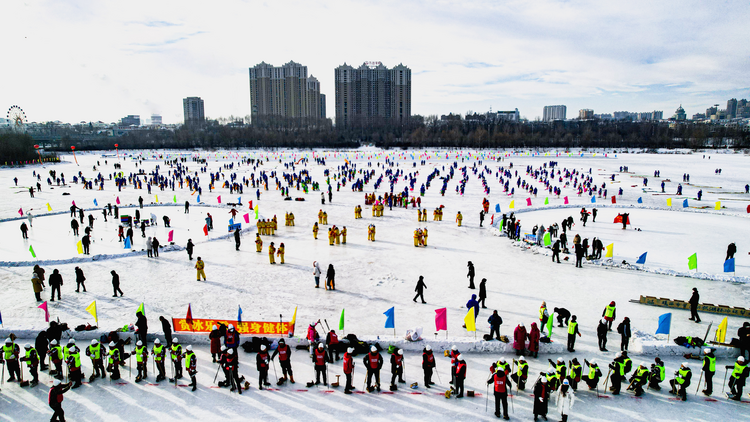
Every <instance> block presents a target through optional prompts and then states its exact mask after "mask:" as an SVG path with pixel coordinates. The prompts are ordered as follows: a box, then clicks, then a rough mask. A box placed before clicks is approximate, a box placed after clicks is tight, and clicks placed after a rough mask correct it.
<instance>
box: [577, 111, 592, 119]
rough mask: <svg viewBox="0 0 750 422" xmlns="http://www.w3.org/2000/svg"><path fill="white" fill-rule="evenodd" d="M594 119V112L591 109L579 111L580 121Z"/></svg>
mask: <svg viewBox="0 0 750 422" xmlns="http://www.w3.org/2000/svg"><path fill="white" fill-rule="evenodd" d="M593 118H594V110H592V109H590V108H584V109H581V110H578V119H579V120H591V119H593Z"/></svg>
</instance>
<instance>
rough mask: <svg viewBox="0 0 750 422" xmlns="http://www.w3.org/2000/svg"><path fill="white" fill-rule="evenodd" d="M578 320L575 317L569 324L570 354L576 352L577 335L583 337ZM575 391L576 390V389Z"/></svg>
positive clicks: (571, 318)
mask: <svg viewBox="0 0 750 422" xmlns="http://www.w3.org/2000/svg"><path fill="white" fill-rule="evenodd" d="M576 319H577V317H576V316H575V315H573V316H572V317H570V322H569V323H568V351H569V352H570V353H573V352H575V351H576V349H575V345H576V335H578V337H581V332H580V331H578V321H576ZM573 389H574V390H575V388H573Z"/></svg>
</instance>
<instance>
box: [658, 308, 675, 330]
mask: <svg viewBox="0 0 750 422" xmlns="http://www.w3.org/2000/svg"><path fill="white" fill-rule="evenodd" d="M670 325H672V313H671V312H670V313H667V314H664V315H659V328H657V329H656V334H669V327H670Z"/></svg>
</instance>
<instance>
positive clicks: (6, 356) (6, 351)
mask: <svg viewBox="0 0 750 422" xmlns="http://www.w3.org/2000/svg"><path fill="white" fill-rule="evenodd" d="M19 356H21V348H20V347H18V345H17V344H16V343H15V342H14V341H13V340H12V339H11V338H10V337H8V338H6V339H5V344H4V345H3V353H2V355H0V363H3V362H5V365H6V366H7V367H8V372H10V379H8V382H11V381H15V380H16V378H18V379H19V380H20V379H21V365H20V363H19V362H18V357H19Z"/></svg>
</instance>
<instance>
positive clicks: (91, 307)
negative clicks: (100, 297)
mask: <svg viewBox="0 0 750 422" xmlns="http://www.w3.org/2000/svg"><path fill="white" fill-rule="evenodd" d="M86 311H87V312H88V313H90V314H91V315H92V316H93V317H94V320H96V325H99V317H98V316H97V315H96V301H93V302H91V305H89V306H88V307H87V308H86Z"/></svg>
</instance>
